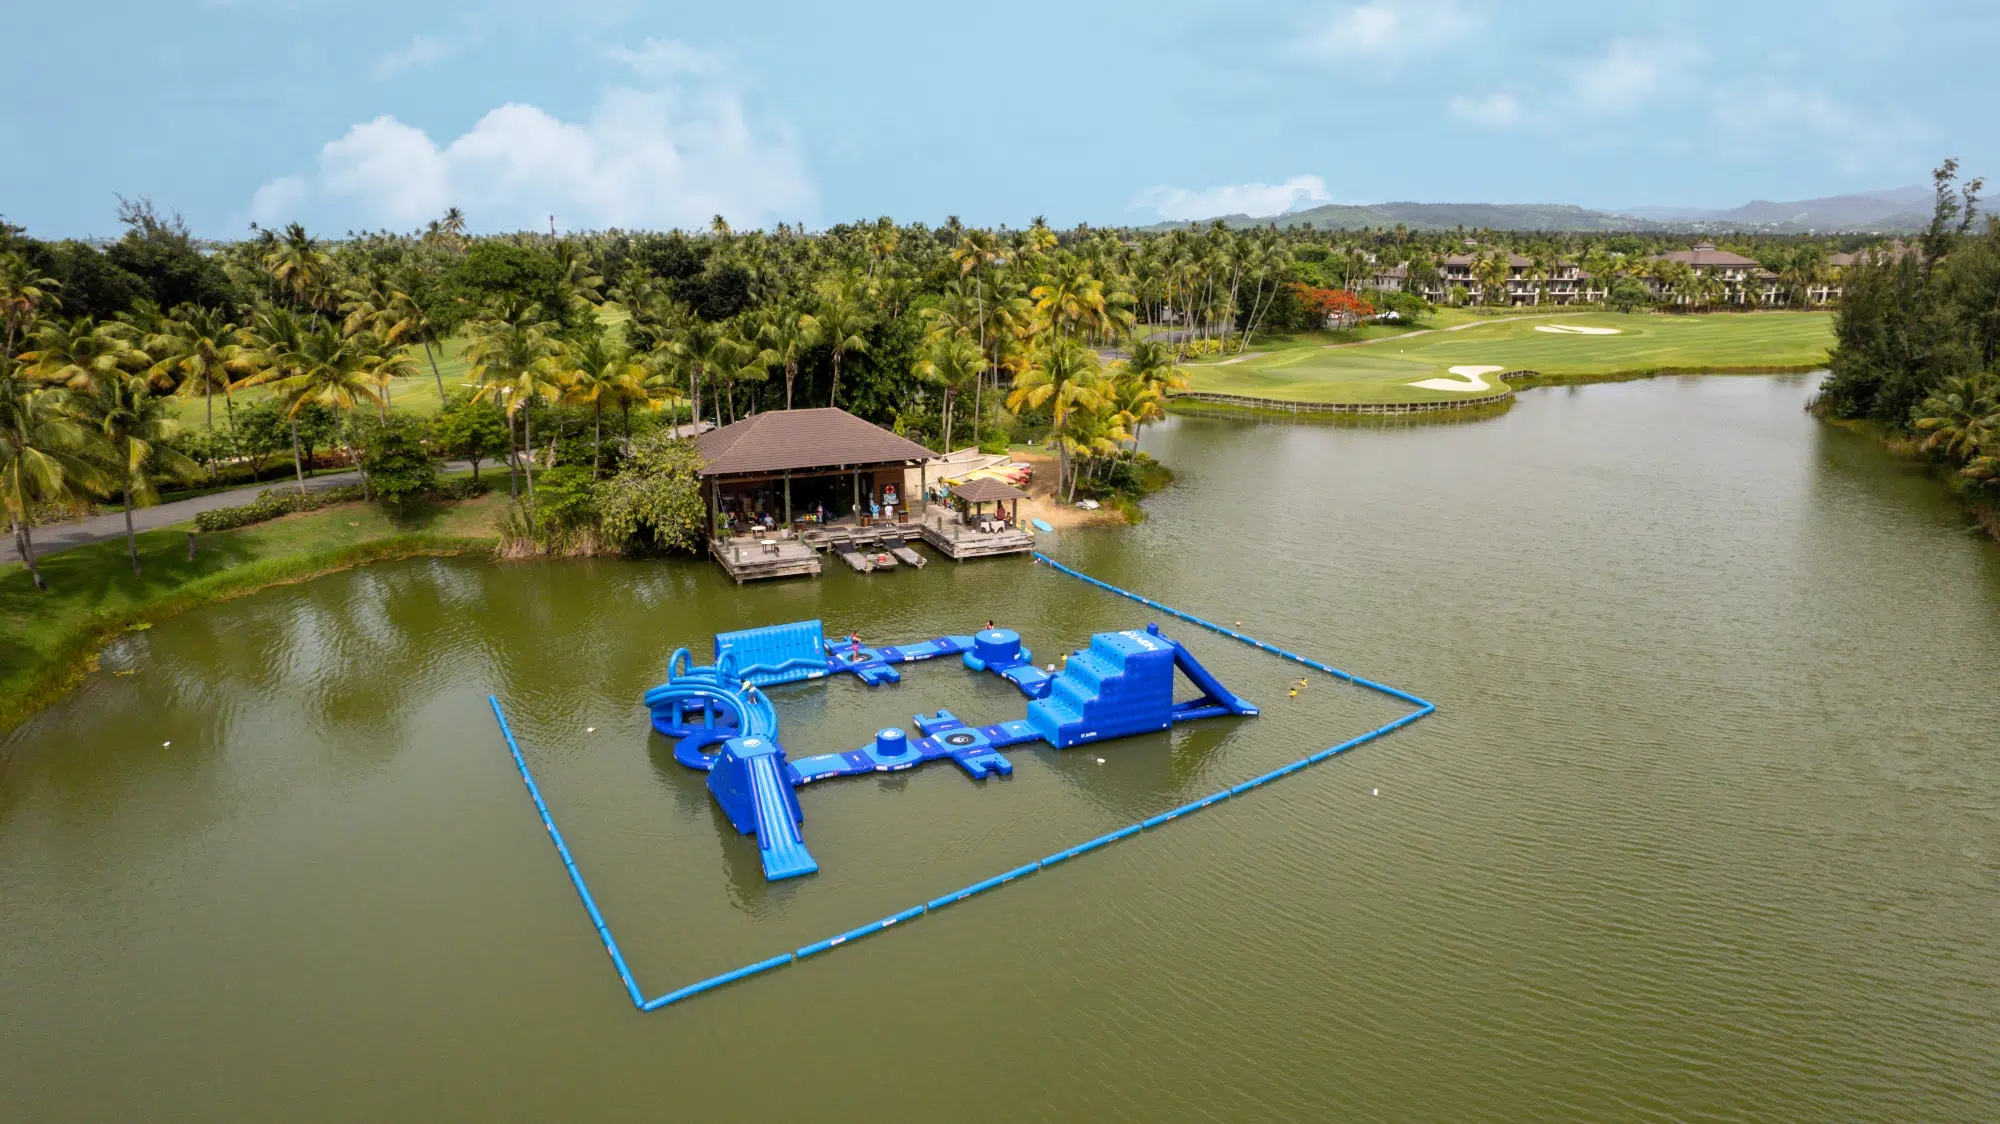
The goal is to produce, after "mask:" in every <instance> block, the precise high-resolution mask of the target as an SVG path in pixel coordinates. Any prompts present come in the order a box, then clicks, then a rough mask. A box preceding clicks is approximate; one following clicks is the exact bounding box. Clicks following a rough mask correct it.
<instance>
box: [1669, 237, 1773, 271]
mask: <svg viewBox="0 0 2000 1124" xmlns="http://www.w3.org/2000/svg"><path fill="white" fill-rule="evenodd" d="M1659 257H1660V258H1661V259H1662V260H1664V261H1677V262H1681V263H1683V264H1686V265H1718V266H1746V265H1756V264H1757V262H1756V261H1755V260H1754V259H1751V258H1746V257H1744V256H1743V255H1742V254H1732V253H1730V252H1729V251H1728V250H1718V249H1716V248H1715V247H1714V245H1712V244H1710V243H1708V242H1703V243H1701V244H1700V245H1697V246H1696V247H1695V248H1694V249H1692V250H1674V251H1672V252H1671V253H1665V254H1660V255H1659Z"/></svg>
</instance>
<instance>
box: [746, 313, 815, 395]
mask: <svg viewBox="0 0 2000 1124" xmlns="http://www.w3.org/2000/svg"><path fill="white" fill-rule="evenodd" d="M804 318H805V317H804V315H803V314H802V313H800V312H799V310H798V309H797V308H796V307H794V306H792V305H790V304H781V305H779V306H778V307H777V308H776V309H774V310H772V312H771V314H770V315H768V316H766V317H765V318H764V319H763V322H762V323H761V324H760V325H759V326H758V328H757V342H759V343H761V344H763V345H764V346H763V347H762V348H761V349H760V350H759V351H758V352H757V361H758V362H759V363H762V364H764V365H765V366H766V367H777V368H782V369H783V370H784V372H785V409H787V410H789V409H791V408H792V384H793V383H794V382H796V381H797V380H798V377H799V361H800V360H801V359H804V358H805V354H806V351H807V350H809V349H810V348H811V347H812V345H813V335H812V332H811V331H810V330H809V329H807V328H806V327H805V325H804V324H803V323H802V321H803V320H804Z"/></svg>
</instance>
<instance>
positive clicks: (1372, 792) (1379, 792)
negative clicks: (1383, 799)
mask: <svg viewBox="0 0 2000 1124" xmlns="http://www.w3.org/2000/svg"><path fill="white" fill-rule="evenodd" d="M1368 795H1370V796H1380V795H1382V790H1381V789H1379V788H1371V789H1369V790H1368Z"/></svg>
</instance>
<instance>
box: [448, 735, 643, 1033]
mask: <svg viewBox="0 0 2000 1124" xmlns="http://www.w3.org/2000/svg"><path fill="white" fill-rule="evenodd" d="M486 702H487V703H488V705H490V706H492V707H493V718H494V720H495V721H497V722H499V723H500V735H501V736H502V737H504V738H506V739H507V752H509V753H511V754H512V755H513V757H514V767H515V768H517V769H519V770H520V771H521V781H522V783H523V784H525V785H526V786H527V789H528V796H529V797H530V798H531V799H533V800H534V802H535V810H536V811H537V812H539V813H540V814H541V817H542V826H543V827H545V828H547V829H548V832H549V837H550V838H551V839H553V840H555V844H556V853H557V854H558V855H560V856H562V860H563V869H565V870H567V871H568V872H569V880H570V884H571V885H573V886H575V887H576V896H577V897H578V898H580V899H582V901H583V908H584V910H585V911H586V912H587V913H589V915H590V920H591V922H592V924H594V925H595V926H596V928H597V932H598V935H599V936H600V937H602V938H603V940H604V951H606V952H608V953H610V954H611V963H612V964H613V965H615V966H616V967H617V968H618V978H619V980H621V981H622V982H623V983H624V984H625V991H626V993H627V994H628V995H630V996H631V997H632V1004H633V1006H636V1007H641V1008H643V1007H644V1006H645V993H643V992H641V991H640V990H639V983H638V981H637V980H635V979H634V978H633V976H632V969H631V968H630V967H628V966H627V965H626V963H625V956H624V954H623V953H621V952H619V951H618V942H617V941H615V940H613V939H612V937H611V929H610V927H609V926H607V925H606V924H605V923H604V915H603V914H601V913H599V912H598V910H597V902H596V901H595V900H594V899H592V898H591V896H590V887H589V886H587V885H585V884H584V881H583V874H582V872H580V871H578V870H577V869H576V863H575V861H574V860H572V859H571V858H570V855H569V846H568V844H566V843H564V842H563V837H562V832H560V831H557V830H556V821H555V817H553V816H551V815H549V806H548V805H547V804H545V803H543V801H542V793H541V789H539V788H538V787H536V785H535V775H534V774H533V773H531V772H529V771H528V759H527V758H525V757H523V756H521V745H520V743H519V742H516V741H515V740H514V730H513V728H512V727H510V726H508V725H507V712H506V711H504V710H502V709H500V699H499V696H497V695H488V696H486Z"/></svg>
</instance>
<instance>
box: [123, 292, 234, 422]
mask: <svg viewBox="0 0 2000 1124" xmlns="http://www.w3.org/2000/svg"><path fill="white" fill-rule="evenodd" d="M238 335H239V330H238V328H237V326H236V325H235V324H234V323H232V322H231V321H230V319H229V315H228V314H227V313H225V312H223V311H222V310H221V309H216V308H201V307H199V306H196V305H192V304H184V305H181V306H180V307H179V308H177V309H175V310H174V313H173V315H172V316H170V317H168V318H167V319H166V320H165V321H163V322H161V324H160V328H159V330H158V331H157V332H156V333H155V334H154V335H153V336H151V337H150V338H148V339H147V340H146V341H145V344H146V352H147V354H148V355H150V356H152V357H153V359H154V362H153V366H152V368H151V369H150V373H151V374H153V375H154V376H155V377H156V378H161V379H165V380H166V381H169V382H171V383H173V384H174V385H175V393H177V394H179V395H180V396H181V397H183V398H193V397H195V396H196V395H199V396H200V397H201V402H202V411H203V415H204V416H203V426H204V427H205V428H206V429H207V430H208V432H209V433H210V434H213V433H214V432H215V392H216V391H218V390H220V391H222V392H223V395H224V397H223V403H224V409H225V411H229V412H231V416H232V417H233V416H234V413H233V410H234V407H233V402H232V400H231V399H230V398H229V397H228V392H229V388H230V386H231V385H232V384H234V383H235V381H236V380H237V379H240V378H243V377H244V376H245V375H248V374H250V373H251V364H250V361H249V359H248V357H247V355H246V352H245V348H244V346H243V344H242V342H241V340H240V339H239V338H238Z"/></svg>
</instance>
